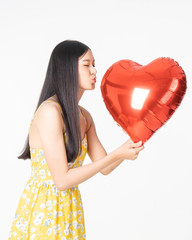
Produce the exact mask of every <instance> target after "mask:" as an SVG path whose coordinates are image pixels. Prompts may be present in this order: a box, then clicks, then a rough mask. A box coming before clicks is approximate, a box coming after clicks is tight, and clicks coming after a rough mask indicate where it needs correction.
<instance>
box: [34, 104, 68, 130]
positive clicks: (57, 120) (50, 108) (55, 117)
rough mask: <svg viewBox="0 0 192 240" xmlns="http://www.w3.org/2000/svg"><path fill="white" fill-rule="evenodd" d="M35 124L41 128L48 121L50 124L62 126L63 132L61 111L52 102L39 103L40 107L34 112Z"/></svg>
mask: <svg viewBox="0 0 192 240" xmlns="http://www.w3.org/2000/svg"><path fill="white" fill-rule="evenodd" d="M35 115H36V116H35V117H36V118H37V119H36V120H37V121H36V124H37V125H41V126H43V124H44V123H45V121H47V120H49V122H50V123H51V124H59V125H62V128H63V131H64V129H65V128H64V122H63V119H62V116H61V110H60V108H59V106H58V104H57V103H56V102H53V101H50V102H48V101H46V100H45V101H44V102H42V103H41V106H39V108H38V109H37V111H36V114H35Z"/></svg>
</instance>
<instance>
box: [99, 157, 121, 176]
mask: <svg viewBox="0 0 192 240" xmlns="http://www.w3.org/2000/svg"><path fill="white" fill-rule="evenodd" d="M123 161H124V159H123V158H121V159H119V160H117V161H116V162H114V163H112V164H110V165H109V166H108V167H106V168H104V169H103V173H104V175H108V174H109V173H111V172H112V171H113V170H114V169H115V168H116V167H118V166H119V165H120V164H121V163H122V162H123Z"/></svg>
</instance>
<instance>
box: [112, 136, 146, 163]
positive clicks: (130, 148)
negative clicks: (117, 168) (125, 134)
mask: <svg viewBox="0 0 192 240" xmlns="http://www.w3.org/2000/svg"><path fill="white" fill-rule="evenodd" d="M143 149H144V146H142V141H140V142H136V143H134V142H133V141H132V140H131V139H128V140H127V141H126V142H125V143H123V144H122V145H121V146H120V147H118V148H117V151H118V154H119V157H120V158H122V159H127V160H135V159H136V158H137V156H138V154H139V152H140V151H141V150H143Z"/></svg>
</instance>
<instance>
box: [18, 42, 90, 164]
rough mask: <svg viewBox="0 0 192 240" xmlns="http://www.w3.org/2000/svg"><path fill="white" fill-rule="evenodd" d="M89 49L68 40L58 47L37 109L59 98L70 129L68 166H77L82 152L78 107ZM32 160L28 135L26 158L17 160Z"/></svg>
mask: <svg viewBox="0 0 192 240" xmlns="http://www.w3.org/2000/svg"><path fill="white" fill-rule="evenodd" d="M89 49H90V48H89V47H88V46H87V45H85V44H83V43H82V42H79V41H76V40H65V41H63V42H60V43H59V44H58V45H56V46H55V48H54V49H53V51H52V53H51V57H50V60H49V64H48V68H47V72H46V77H45V81H44V84H43V87H42V90H41V94H40V97H39V101H38V104H37V107H36V110H37V109H38V107H39V106H40V104H41V103H42V102H43V101H45V100H46V99H48V98H49V97H51V96H53V95H55V94H56V96H57V98H58V103H59V104H60V106H61V108H62V112H63V115H62V117H63V121H64V123H65V127H66V134H67V145H66V153H67V161H68V162H74V160H75V159H76V157H77V155H78V154H80V153H81V151H82V147H81V129H80V119H79V107H78V58H79V57H80V56H82V55H83V54H85V53H86V52H87V51H88V50H89ZM36 110H35V111H36ZM30 157H31V155H30V146H29V133H28V136H27V139H26V142H25V146H24V148H23V150H22V154H21V155H19V156H18V157H17V158H18V159H23V160H25V159H28V158H30Z"/></svg>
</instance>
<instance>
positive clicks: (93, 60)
mask: <svg viewBox="0 0 192 240" xmlns="http://www.w3.org/2000/svg"><path fill="white" fill-rule="evenodd" d="M83 61H90V59H84V60H83ZM93 61H95V59H94V60H93Z"/></svg>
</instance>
